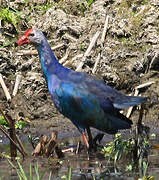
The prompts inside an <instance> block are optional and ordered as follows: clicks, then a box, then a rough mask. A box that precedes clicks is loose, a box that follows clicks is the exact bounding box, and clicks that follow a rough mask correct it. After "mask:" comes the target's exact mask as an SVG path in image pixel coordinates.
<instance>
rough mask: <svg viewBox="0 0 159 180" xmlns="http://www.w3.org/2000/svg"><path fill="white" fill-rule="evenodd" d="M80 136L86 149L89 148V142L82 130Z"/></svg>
mask: <svg viewBox="0 0 159 180" xmlns="http://www.w3.org/2000/svg"><path fill="white" fill-rule="evenodd" d="M82 138H83V142H84V144H85V146H86V147H87V149H89V143H88V139H87V136H86V133H85V132H82Z"/></svg>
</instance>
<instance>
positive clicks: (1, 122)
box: [0, 116, 27, 129]
mask: <svg viewBox="0 0 159 180" xmlns="http://www.w3.org/2000/svg"><path fill="white" fill-rule="evenodd" d="M0 125H2V126H3V127H5V128H6V129H9V125H8V123H7V121H6V120H5V118H4V117H3V116H0ZM26 125H27V122H26V121H16V122H15V128H16V129H23V128H24V127H25V126H26Z"/></svg>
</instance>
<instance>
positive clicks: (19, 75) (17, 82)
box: [13, 74, 22, 96]
mask: <svg viewBox="0 0 159 180" xmlns="http://www.w3.org/2000/svg"><path fill="white" fill-rule="evenodd" d="M21 79H22V75H21V74H17V76H16V80H15V84H14V89H13V96H15V95H16V94H17V92H18V88H19V84H20V81H21Z"/></svg>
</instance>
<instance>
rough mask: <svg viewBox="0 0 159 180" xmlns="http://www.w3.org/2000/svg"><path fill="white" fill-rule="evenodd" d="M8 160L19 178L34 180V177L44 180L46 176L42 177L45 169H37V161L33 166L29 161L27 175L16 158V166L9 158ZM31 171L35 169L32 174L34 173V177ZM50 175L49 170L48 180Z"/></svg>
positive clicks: (21, 179)
mask: <svg viewBox="0 0 159 180" xmlns="http://www.w3.org/2000/svg"><path fill="white" fill-rule="evenodd" d="M8 162H9V164H10V165H11V166H12V167H13V168H15V170H16V172H17V175H18V178H19V180H35V179H36V180H43V179H45V180H46V177H44V175H45V171H44V172H41V170H40V169H39V166H38V163H37V164H36V166H34V168H33V166H32V164H31V163H30V168H29V175H27V173H26V172H25V171H24V169H23V166H22V165H21V164H20V162H19V161H18V160H17V164H18V168H17V167H16V166H15V165H14V164H13V163H12V162H11V161H10V160H8ZM33 171H35V173H34V174H36V178H35V177H34V176H33ZM51 176H52V173H51V172H50V174H49V177H48V180H51Z"/></svg>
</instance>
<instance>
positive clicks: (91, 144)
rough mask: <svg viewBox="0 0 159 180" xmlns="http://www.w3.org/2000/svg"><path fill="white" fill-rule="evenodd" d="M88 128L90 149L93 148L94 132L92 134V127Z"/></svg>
mask: <svg viewBox="0 0 159 180" xmlns="http://www.w3.org/2000/svg"><path fill="white" fill-rule="evenodd" d="M86 130H87V134H88V139H89V141H88V142H89V149H91V148H93V138H92V134H91V130H90V127H87V128H86Z"/></svg>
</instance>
